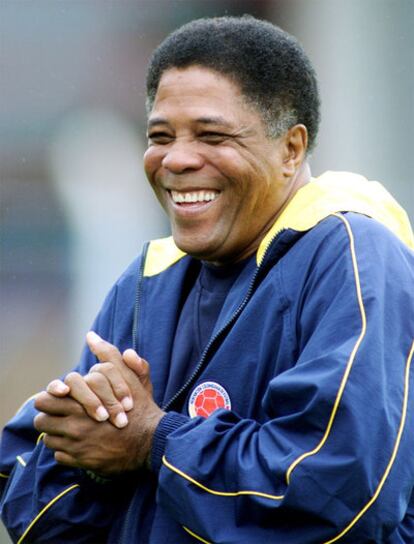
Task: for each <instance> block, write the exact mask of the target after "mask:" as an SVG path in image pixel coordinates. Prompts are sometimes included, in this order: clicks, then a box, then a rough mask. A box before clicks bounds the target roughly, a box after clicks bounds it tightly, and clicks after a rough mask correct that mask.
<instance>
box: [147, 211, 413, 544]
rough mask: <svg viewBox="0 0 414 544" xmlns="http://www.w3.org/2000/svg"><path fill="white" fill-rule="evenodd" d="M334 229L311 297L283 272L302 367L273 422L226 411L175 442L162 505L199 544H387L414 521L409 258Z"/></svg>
mask: <svg viewBox="0 0 414 544" xmlns="http://www.w3.org/2000/svg"><path fill="white" fill-rule="evenodd" d="M332 221H336V225H335V227H334V228H333V229H332V232H331V233H330V234H329V236H328V235H327V236H325V238H324V240H323V241H322V242H321V243H320V246H319V248H318V250H317V251H316V252H315V255H314V258H313V259H312V262H310V263H309V262H308V263H307V264H306V263H305V262H304V263H303V266H308V267H309V270H308V272H307V275H306V281H305V282H303V283H302V285H297V284H295V277H297V276H295V274H292V273H291V272H290V271H291V269H289V268H287V267H286V266H285V267H284V268H282V277H283V283H284V289H285V296H286V298H287V299H288V300H289V301H290V308H289V315H288V320H289V321H290V329H291V338H294V339H295V340H294V341H295V342H296V348H297V349H296V352H297V357H296V360H295V362H294V364H293V365H292V367H291V368H290V369H289V370H287V371H284V372H282V373H281V374H279V375H277V376H275V377H274V378H273V379H272V380H271V381H270V383H269V384H268V388H267V391H266V394H265V396H264V398H263V399H262V406H263V409H264V411H265V412H266V416H267V418H268V419H267V421H265V422H264V423H259V422H257V421H254V420H250V419H244V418H241V417H239V416H238V415H237V414H236V413H234V412H231V411H225V410H218V411H217V412H215V413H213V414H212V415H211V416H210V417H209V418H208V419H206V420H203V419H201V418H195V419H192V420H189V421H187V422H185V423H184V422H179V423H177V425H176V429H175V430H174V431H173V432H171V433H170V434H169V435H168V437H167V439H166V446H165V450H164V457H163V462H162V466H161V469H160V473H159V488H158V500H159V502H160V503H161V505H162V506H164V507H165V508H166V509H168V511H169V512H170V513H172V515H173V516H174V517H175V518H176V519H177V520H178V521H179V522H180V523H181V524H182V525H183V526H184V528H185V529H186V530H187V531H188V532H189V533H190V534H192V535H193V536H194V538H195V539H199V540H200V541H202V542H214V543H216V544H218V543H236V542H237V543H238V544H242V543H246V544H247V543H252V542H283V543H284V544H297V543H301V544H315V543H322V542H323V543H325V544H330V543H333V542H337V541H340V542H352V543H355V542H361V543H362V542H385V541H386V538H387V535H388V534H389V533H391V532H392V530H395V527H396V526H398V524H399V522H400V521H401V519H402V518H403V517H404V514H405V512H406V510H407V503H408V501H409V498H410V494H411V493H412V489H413V481H414V456H413V454H412V452H413V451H414V448H413V446H414V443H413V442H414V440H413V434H414V433H413V428H414V421H413V419H414V418H413V400H412V394H411V393H410V381H412V372H411V371H410V365H411V362H412V358H413V350H414V343H413V340H414V301H413V298H414V293H413V285H414V283H413V281H414V276H413V255H412V253H411V252H410V251H409V250H407V248H405V246H403V245H401V244H400V243H399V242H398V241H397V240H396V239H395V238H394V237H393V236H392V235H391V234H390V233H389V232H388V231H386V230H385V229H384V228H383V227H381V226H380V225H379V224H376V223H374V222H373V221H372V220H368V219H367V218H364V217H358V216H353V215H349V214H348V215H345V216H344V215H338V216H337V217H336V218H334V219H332V220H331V222H332ZM296 264H297V265H299V264H300V263H296ZM286 341H290V340H289V339H288V338H287V339H286ZM292 342H293V341H292ZM411 387H412V384H411ZM174 417H176V416H174V415H173V414H169V415H167V416H166V417H165V419H166V421H164V422H162V424H163V425H164V427H168V418H170V421H171V422H172V421H173V418H174ZM176 419H177V418H176ZM177 420H178V419H177Z"/></svg>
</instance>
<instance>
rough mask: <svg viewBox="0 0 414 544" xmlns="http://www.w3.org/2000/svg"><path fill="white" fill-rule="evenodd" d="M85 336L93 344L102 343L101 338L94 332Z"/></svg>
mask: <svg viewBox="0 0 414 544" xmlns="http://www.w3.org/2000/svg"><path fill="white" fill-rule="evenodd" d="M86 336H87V339H88V340H89V341H90V342H93V343H96V342H101V341H102V338H101V337H100V336H99V334H96V332H94V331H89V332H88V334H87V335H86Z"/></svg>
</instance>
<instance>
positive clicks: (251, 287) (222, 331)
mask: <svg viewBox="0 0 414 544" xmlns="http://www.w3.org/2000/svg"><path fill="white" fill-rule="evenodd" d="M283 230H286V229H281V230H279V231H278V232H276V233H275V234H274V236H273V237H272V238H271V239H270V240H269V242H268V244H267V245H266V248H265V250H264V252H263V258H262V261H261V263H260V265H259V266H257V268H256V270H255V272H254V274H253V277H252V279H251V281H250V284H249V287H248V289H247V293H246V295H245V297H244V299H243V300H242V302H241V303H240V305H239V306H238V307H237V309H236V310H235V312H234V313H233V315H232V316H231V317H230V319H229V320H228V321H227V322H226V323H225V325H224V326H223V327H222V328H221V329H220V330H219V331H218V332H217V333H216V334H215V335H214V336H213V337H212V338H211V339H210V341H209V343H208V344H207V346H206V348H205V349H204V352H203V353H202V355H201V358H200V361H199V362H198V364H197V367H196V368H195V369H194V371H193V373H192V375H191V376H190V377H189V378H188V380H187V381H186V383H185V384H184V385H183V386H182V387H181V388H180V389H179V390H178V391H177V393H176V394H175V395H174V396H173V397H172V398H171V399H170V400H169V401H168V402H167V403H166V404H165V405H164V406H163V407H162V409H163V410H167V409H168V408H169V407H170V406H172V405H173V404H174V402H176V400H177V399H178V398H179V397H180V396H181V395H182V394H183V393H185V391H186V389H188V388H189V387H190V386H191V384H192V383H193V382H194V381H195V379H196V378H197V376H198V374H199V373H200V372H201V370H202V368H203V367H204V365H205V363H206V360H207V357H208V355H209V352H210V350H211V349H212V347H213V345H214V344H215V343H217V341H218V340H219V339H220V337H221V336H223V335H224V334H225V332H226V331H227V329H229V328H230V327H231V326H232V325H233V323H234V322H235V321H236V320H237V318H238V317H239V315H240V313H241V312H242V311H243V309H244V307H245V306H246V304H247V303H248V301H249V300H250V298H251V296H252V294H253V291H254V288H255V284H256V281H257V278H258V276H259V273H260V272H261V271H262V270H263V263H264V261H265V257H266V254H267V251H268V249H269V247H270V246H271V244H272V243H273V241H274V240H275V239H276V237H277V236H279V234H280V233H281V232H282V231H283ZM148 246H149V243H146V244H145V246H144V249H143V252H142V261H141V264H140V268H139V272H138V280H137V290H136V296H135V311H134V321H133V327H132V345H133V347H134V349H135V350H137V333H138V321H139V317H140V304H141V293H142V283H143V282H142V279H143V276H144V266H145V260H146V257H147V251H148ZM134 496H135V494H134V495H133V497H132V499H131V502H130V504H129V506H128V510H127V512H126V515H125V518H124V523H123V526H122V530H121V535H120V543H121V544H122V543H126V542H129V540H126V532H127V531H128V527H129V519H130V518H131V516H132V514H133V512H132V511H133V508H134Z"/></svg>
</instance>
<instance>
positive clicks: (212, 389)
mask: <svg viewBox="0 0 414 544" xmlns="http://www.w3.org/2000/svg"><path fill="white" fill-rule="evenodd" d="M219 408H224V409H225V410H231V402H230V397H229V394H228V393H227V391H226V390H225V389H224V387H222V386H221V385H220V384H218V383H216V382H204V383H200V384H199V385H197V387H196V388H195V389H194V391H193V392H192V393H191V396H190V400H189V401H188V413H189V414H190V416H191V417H196V416H202V417H208V416H209V415H210V414H212V413H213V412H214V411H215V410H218V409H219Z"/></svg>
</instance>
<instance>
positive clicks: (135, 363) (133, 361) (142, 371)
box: [122, 349, 152, 393]
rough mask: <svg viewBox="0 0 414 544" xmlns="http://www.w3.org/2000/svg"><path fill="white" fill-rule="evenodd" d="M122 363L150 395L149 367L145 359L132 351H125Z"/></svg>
mask: <svg viewBox="0 0 414 544" xmlns="http://www.w3.org/2000/svg"><path fill="white" fill-rule="evenodd" d="M122 357H123V360H124V363H125V364H126V365H127V366H128V368H130V369H131V370H132V371H133V372H134V373H135V374H136V375H137V376H138V378H139V380H140V382H141V384H142V385H143V386H144V388H145V389H146V390H147V391H149V392H150V393H152V384H151V379H150V366H149V364H148V363H147V361H146V360H145V359H143V358H142V357H140V356H139V355H138V353H137V352H136V351H134V350H133V349H126V350H125V351H124V353H123V354H122Z"/></svg>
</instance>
